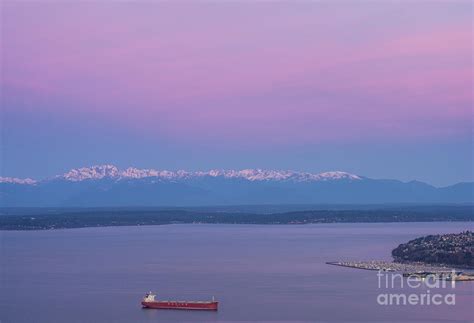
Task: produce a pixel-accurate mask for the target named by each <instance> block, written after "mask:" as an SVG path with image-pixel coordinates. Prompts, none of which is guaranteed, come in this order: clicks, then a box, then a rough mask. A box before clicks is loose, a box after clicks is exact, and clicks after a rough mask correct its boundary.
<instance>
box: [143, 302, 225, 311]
mask: <svg viewBox="0 0 474 323" xmlns="http://www.w3.org/2000/svg"><path fill="white" fill-rule="evenodd" d="M218 303H219V302H185V301H154V302H145V301H143V302H142V306H143V308H154V309H167V310H205V311H217V306H218Z"/></svg>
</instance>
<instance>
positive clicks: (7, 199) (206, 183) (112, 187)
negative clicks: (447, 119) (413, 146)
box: [0, 165, 474, 206]
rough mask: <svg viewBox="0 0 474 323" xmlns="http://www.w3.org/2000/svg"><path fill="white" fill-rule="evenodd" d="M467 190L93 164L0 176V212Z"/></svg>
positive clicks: (434, 199)
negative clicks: (46, 173)
mask: <svg viewBox="0 0 474 323" xmlns="http://www.w3.org/2000/svg"><path fill="white" fill-rule="evenodd" d="M473 187H474V184H473V183H459V184H456V185H452V186H447V187H443V188H436V187H434V186H431V185H429V184H426V183H422V182H418V181H412V182H408V183H405V182H401V181H398V180H376V179H370V178H367V177H363V176H359V175H354V174H350V173H347V172H343V171H330V172H323V173H317V174H314V173H308V172H298V171H289V170H284V171H278V170H263V169H244V170H216V169H214V170H210V171H196V172H188V171H183V170H180V171H167V170H155V169H138V168H132V167H130V168H127V169H124V170H120V169H119V168H117V167H116V166H114V165H97V166H92V167H83V168H77V169H72V170H70V171H68V172H66V173H64V174H62V175H57V176H54V177H52V178H49V179H43V180H33V179H29V178H28V179H19V178H12V177H0V204H1V206H204V205H236V204H275V203H276V204H291V203H294V204H305V203H356V204H364V203H471V202H472V201H473Z"/></svg>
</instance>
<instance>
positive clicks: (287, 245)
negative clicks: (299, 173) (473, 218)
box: [0, 223, 474, 323]
mask: <svg viewBox="0 0 474 323" xmlns="http://www.w3.org/2000/svg"><path fill="white" fill-rule="evenodd" d="M469 228H471V229H472V224H470V223H396V224H318V225H305V226H298V225H294V226H283V225H282V226H268V225H167V226H147V227H117V228H87V229H73V230H56V231H34V232H0V238H1V240H0V241H1V260H0V266H1V290H0V321H1V322H2V323H5V322H183V321H190V322H229V321H289V322H294V321H311V322H314V321H324V322H326V321H331V322H332V321H339V322H350V321H359V322H368V321H372V322H382V321H386V322H400V321H404V322H407V321H410V322H411V321H412V322H421V321H426V322H436V321H440V322H441V321H447V322H454V321H473V320H474V309H473V308H474V307H473V305H472V304H473V302H474V292H473V286H474V284H473V283H458V284H456V288H455V290H454V291H455V294H456V305H455V306H449V305H441V306H433V305H431V306H413V305H406V306H402V305H400V306H395V305H394V306H381V305H378V304H377V301H376V297H377V295H378V294H379V293H381V290H380V289H378V281H377V276H376V272H372V271H365V270H355V269H348V268H342V267H335V266H329V265H326V264H325V262H326V261H334V260H341V259H344V260H348V259H354V260H369V259H390V250H391V249H393V248H394V247H395V246H397V245H398V244H399V243H401V242H405V241H407V240H409V239H412V238H415V237H418V236H421V235H425V234H430V233H447V232H459V231H461V230H465V229H469ZM148 290H153V291H156V292H157V293H158V296H159V298H164V299H198V300H199V299H209V298H211V297H212V296H215V297H216V298H217V299H218V300H219V301H220V302H221V303H220V307H219V311H218V312H190V311H166V310H143V309H141V307H140V304H139V302H140V299H141V297H142V296H143V294H144V293H145V292H146V291H148ZM383 292H384V293H386V292H388V291H387V290H386V289H384V290H383ZM390 292H391V291H390ZM398 292H400V290H398ZM402 292H403V291H402ZM409 292H410V293H412V291H409ZM420 292H421V290H417V293H420ZM435 292H438V291H435ZM440 292H441V293H452V291H451V290H441V291H440Z"/></svg>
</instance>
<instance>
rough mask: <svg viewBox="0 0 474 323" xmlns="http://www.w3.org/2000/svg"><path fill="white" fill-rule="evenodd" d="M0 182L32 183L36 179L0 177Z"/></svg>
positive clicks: (34, 182)
mask: <svg viewBox="0 0 474 323" xmlns="http://www.w3.org/2000/svg"><path fill="white" fill-rule="evenodd" d="M0 183H10V184H27V185H34V184H36V181H35V180H34V179H31V178H16V177H0Z"/></svg>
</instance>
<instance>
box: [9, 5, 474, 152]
mask: <svg viewBox="0 0 474 323" xmlns="http://www.w3.org/2000/svg"><path fill="white" fill-rule="evenodd" d="M470 9H471V3H470V2H469V1H456V2H451V3H450V2H445V1H410V2H408V1H407V2H384V3H383V4H382V3H376V2H372V1H365V2H358V4H357V5H353V3H351V2H329V1H328V2H309V1H308V2H298V3H289V2H282V3H256V2H229V3H220V4H219V3H217V2H206V3H203V2H200V3H198V2H185V3H179V4H176V3H174V4H173V3H171V2H162V3H145V2H129V3H117V2H113V1H110V2H109V1H103V2H69V3H62V4H61V3H58V2H50V3H45V2H37V3H35V2H5V3H4V4H2V10H3V13H2V18H3V19H2V20H3V23H2V27H3V30H2V36H3V41H2V45H1V46H2V54H3V55H2V69H3V77H2V80H1V82H2V88H3V89H4V102H5V104H4V110H5V112H6V115H7V116H8V115H11V122H12V123H13V124H15V123H19V122H20V121H19V120H24V119H25V118H35V115H45V114H47V115H49V116H51V118H54V119H57V120H62V121H64V122H65V123H68V122H72V123H74V122H85V123H87V120H90V119H94V120H99V121H100V122H102V123H103V125H104V127H110V129H122V130H123V133H124V134H125V133H127V134H131V135H135V136H145V137H147V138H152V139H153V138H156V140H160V141H163V140H164V141H166V142H169V143H173V144H183V145H186V144H192V143H194V142H201V143H202V142H205V143H208V144H209V146H210V147H212V146H213V145H219V144H222V142H227V143H230V144H234V145H243V146H249V147H250V146H255V147H258V146H260V145H270V146H272V147H275V149H279V148H281V147H287V146H291V145H294V144H295V143H306V144H330V143H333V142H336V143H337V142H339V143H340V142H354V143H356V142H367V143H368V142H372V141H380V140H383V139H386V140H389V141H395V142H404V141H409V142H412V141H413V140H415V141H416V140H419V141H420V142H422V141H426V140H451V139H452V140H466V138H467V137H468V136H470V135H471V123H472V116H473V111H472V100H473V98H472V75H473V63H472V54H473V51H472V38H473V34H472V18H473V17H472V11H471V10H470ZM58 134H59V135H60V134H61V130H60V129H59V130H58Z"/></svg>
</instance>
